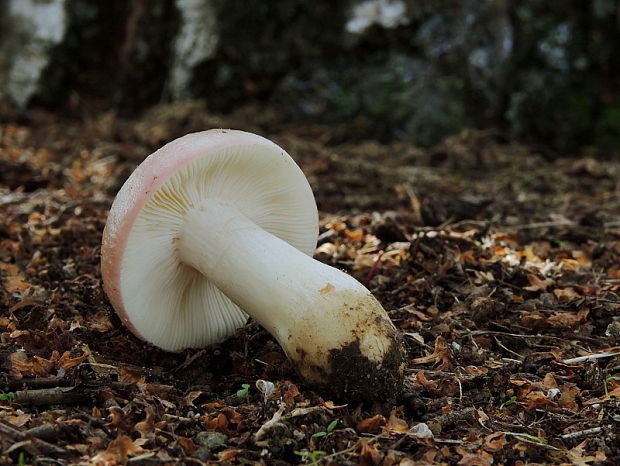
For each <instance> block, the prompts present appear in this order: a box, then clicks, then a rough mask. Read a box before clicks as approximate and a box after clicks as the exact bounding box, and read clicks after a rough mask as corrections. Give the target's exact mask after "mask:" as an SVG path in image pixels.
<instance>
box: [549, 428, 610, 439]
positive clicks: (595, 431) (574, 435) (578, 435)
mask: <svg viewBox="0 0 620 466" xmlns="http://www.w3.org/2000/svg"><path fill="white" fill-rule="evenodd" d="M605 429H611V426H604V427H593V428H591V429H585V430H579V431H577V432H571V433H570V434H564V435H560V438H561V439H562V440H581V439H582V438H585V437H592V436H594V435H599V434H601V433H603V431H605Z"/></svg>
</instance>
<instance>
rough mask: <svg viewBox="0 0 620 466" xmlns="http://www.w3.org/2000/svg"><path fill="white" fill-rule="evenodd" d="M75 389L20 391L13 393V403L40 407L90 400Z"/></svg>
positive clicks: (58, 388) (59, 388) (85, 394)
mask: <svg viewBox="0 0 620 466" xmlns="http://www.w3.org/2000/svg"><path fill="white" fill-rule="evenodd" d="M74 389H75V387H56V388H43V389H41V390H20V391H17V392H15V398H14V402H15V403H17V404H23V405H32V406H41V405H53V404H77V403H84V402H86V401H88V400H90V396H89V395H88V394H87V393H83V392H78V391H74Z"/></svg>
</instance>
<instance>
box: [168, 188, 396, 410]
mask: <svg viewBox="0 0 620 466" xmlns="http://www.w3.org/2000/svg"><path fill="white" fill-rule="evenodd" d="M178 250H179V255H180V258H181V260H182V261H183V262H185V263H186V264H187V265H189V266H191V267H194V268H195V269H197V270H198V271H200V272H201V273H202V274H203V275H205V276H206V277H207V278H208V279H209V280H211V281H212V282H213V283H214V284H215V286H217V287H218V288H219V289H220V290H221V291H222V292H223V293H224V294H225V295H226V296H228V297H229V298H230V299H231V300H232V301H233V302H234V303H235V304H237V305H238V306H239V307H240V308H241V309H243V310H244V311H245V312H247V313H248V314H249V315H251V316H252V317H253V318H254V319H255V320H256V321H257V322H258V323H259V324H261V325H262V326H263V327H265V329H267V331H269V332H270V333H271V334H272V335H273V336H274V337H275V338H276V339H277V340H278V342H279V343H280V345H281V346H282V348H283V349H284V351H285V352H286V354H287V356H288V357H289V359H290V360H291V361H292V363H293V364H294V365H295V367H296V369H297V371H298V372H299V373H300V374H301V375H302V376H303V377H304V379H306V381H308V382H310V383H311V384H313V385H316V386H320V387H322V388H323V389H326V390H329V391H330V392H332V393H333V394H334V395H337V396H338V395H339V396H342V397H354V398H358V399H376V398H391V397H393V396H395V395H396V394H397V393H398V391H399V390H400V389H401V387H402V383H403V369H404V354H403V349H402V346H401V344H400V341H399V339H398V337H397V331H396V329H395V327H394V325H393V324H392V322H391V321H390V319H389V317H388V316H387V314H386V312H385V311H384V309H383V308H382V307H381V305H380V304H379V302H378V301H377V300H376V299H375V298H374V297H373V296H372V294H371V293H370V292H369V291H368V290H367V289H366V288H365V287H364V286H363V285H362V284H360V283H359V282H358V281H356V280H355V279H354V278H352V277H351V276H349V275H347V274H345V273H344V272H342V271H340V270H338V269H335V268H333V267H330V266H328V265H326V264H323V263H321V262H318V261H316V260H314V259H312V258H311V257H309V256H307V255H306V254H304V253H302V252H300V251H298V250H297V249H295V248H294V247H293V246H291V245H289V244H288V243H286V242H285V241H283V240H281V239H279V238H278V237H276V236H274V235H272V234H271V233H269V232H267V231H265V230H264V229H262V228H260V227H259V226H258V225H256V224H255V223H254V222H252V221H251V220H250V219H249V218H247V217H246V216H244V215H243V214H242V213H241V212H239V211H238V210H237V209H235V208H234V207H231V206H229V205H226V204H223V203H221V202H220V201H216V200H208V201H206V202H204V203H202V204H201V205H200V206H199V207H197V208H194V209H193V210H191V211H190V212H188V213H187V214H186V218H185V223H184V227H183V233H182V235H181V238H180V240H179V243H178Z"/></svg>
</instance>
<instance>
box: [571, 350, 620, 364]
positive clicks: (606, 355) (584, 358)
mask: <svg viewBox="0 0 620 466" xmlns="http://www.w3.org/2000/svg"><path fill="white" fill-rule="evenodd" d="M618 355H620V352H617V353H596V354H588V355H587V356H579V357H577V358H570V359H564V360H563V361H562V363H563V364H575V363H578V362H584V361H591V360H592V359H602V358H611V357H612V356H618Z"/></svg>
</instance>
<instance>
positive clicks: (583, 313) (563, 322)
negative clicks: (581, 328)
mask: <svg viewBox="0 0 620 466" xmlns="http://www.w3.org/2000/svg"><path fill="white" fill-rule="evenodd" d="M589 313H590V310H589V309H581V310H580V311H579V312H577V313H574V312H556V313H553V314H552V315H551V316H550V317H549V318H547V322H548V323H549V324H550V325H551V326H553V327H559V328H574V327H575V326H576V325H577V324H579V323H581V322H583V321H585V320H586V318H587V317H588V314H589Z"/></svg>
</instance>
